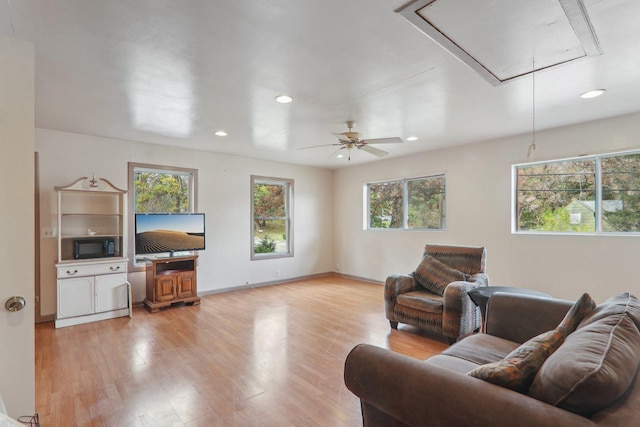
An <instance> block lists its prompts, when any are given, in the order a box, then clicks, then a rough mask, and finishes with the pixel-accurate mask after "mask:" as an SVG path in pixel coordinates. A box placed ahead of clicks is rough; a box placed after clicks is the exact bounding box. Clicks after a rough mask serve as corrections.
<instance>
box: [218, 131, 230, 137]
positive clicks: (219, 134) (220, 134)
mask: <svg viewBox="0 0 640 427" xmlns="http://www.w3.org/2000/svg"><path fill="white" fill-rule="evenodd" d="M215 135H216V136H227V135H229V134H228V133H226V132H225V131H223V130H217V131H216V133H215Z"/></svg>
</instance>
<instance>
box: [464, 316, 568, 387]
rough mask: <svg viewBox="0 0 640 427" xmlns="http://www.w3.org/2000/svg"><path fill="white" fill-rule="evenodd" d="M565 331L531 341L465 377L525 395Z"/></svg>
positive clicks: (558, 330)
mask: <svg viewBox="0 0 640 427" xmlns="http://www.w3.org/2000/svg"><path fill="white" fill-rule="evenodd" d="M565 336H566V332H565V328H560V327H558V328H556V329H554V330H552V331H548V332H543V333H542V334H540V335H538V336H536V337H533V338H531V339H530V340H529V341H527V342H525V343H524V344H522V345H521V346H520V347H518V348H516V349H515V350H513V351H512V352H511V353H509V354H508V355H507V356H506V357H505V358H504V359H502V360H500V361H498V362H494V363H488V364H486V365H482V366H478V367H477V368H476V369H474V370H472V371H471V372H469V373H468V375H470V376H472V377H476V378H480V379H482V380H485V381H488V382H490V383H493V384H496V385H499V386H502V387H506V388H509V389H511V390H515V391H518V392H520V393H525V392H526V391H527V390H528V389H529V386H530V385H531V382H532V381H533V379H534V377H535V376H536V373H537V372H538V369H540V366H542V364H543V363H544V361H545V360H546V359H547V358H548V357H549V356H550V355H551V354H552V353H553V352H554V351H556V349H557V348H558V347H560V345H561V344H562V343H563V342H564V339H565Z"/></svg>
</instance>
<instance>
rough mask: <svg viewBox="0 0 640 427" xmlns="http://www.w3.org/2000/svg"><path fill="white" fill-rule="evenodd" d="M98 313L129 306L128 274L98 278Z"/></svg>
mask: <svg viewBox="0 0 640 427" xmlns="http://www.w3.org/2000/svg"><path fill="white" fill-rule="evenodd" d="M95 286H96V313H100V312H103V311H111V310H117V309H120V308H127V307H128V306H129V292H128V287H127V275H126V274H105V275H104V276H96V278H95Z"/></svg>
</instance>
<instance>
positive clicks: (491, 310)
mask: <svg viewBox="0 0 640 427" xmlns="http://www.w3.org/2000/svg"><path fill="white" fill-rule="evenodd" d="M572 305H573V303H572V302H571V301H564V300H559V299H555V298H544V297H536V296H531V295H520V294H507V293H501V292H498V293H495V294H493V295H492V296H491V298H490V299H489V303H488V304H487V315H486V316H487V317H486V319H485V321H486V323H485V332H486V333H487V334H489V335H494V336H497V337H500V338H505V339H508V340H509V341H515V342H519V343H523V342H525V341H527V340H528V339H530V338H533V337H535V336H536V335H539V334H541V333H543V332H546V331H550V330H551V329H554V328H555V327H557V326H558V324H559V323H560V322H561V321H562V319H563V318H564V316H565V315H566V314H567V311H569V309H570V308H571V306H572Z"/></svg>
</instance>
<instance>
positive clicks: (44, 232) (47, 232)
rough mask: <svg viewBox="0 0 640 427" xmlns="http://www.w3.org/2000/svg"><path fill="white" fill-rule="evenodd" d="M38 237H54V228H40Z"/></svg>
mask: <svg viewBox="0 0 640 427" xmlns="http://www.w3.org/2000/svg"><path fill="white" fill-rule="evenodd" d="M40 237H42V238H43V239H53V238H54V237H56V229H55V228H42V229H41V230H40Z"/></svg>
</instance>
